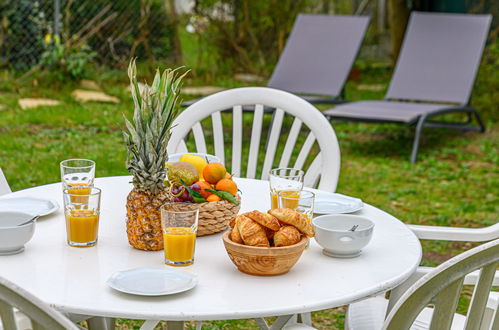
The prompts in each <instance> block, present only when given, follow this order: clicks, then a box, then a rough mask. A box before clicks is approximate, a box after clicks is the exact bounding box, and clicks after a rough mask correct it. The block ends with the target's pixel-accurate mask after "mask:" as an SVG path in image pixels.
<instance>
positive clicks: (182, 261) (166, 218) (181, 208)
mask: <svg viewBox="0 0 499 330" xmlns="http://www.w3.org/2000/svg"><path fill="white" fill-rule="evenodd" d="M198 218H199V206H198V205H196V204H192V203H165V204H163V206H162V207H161V228H162V230H163V244H164V248H165V264H167V265H170V266H189V265H192V264H193V263H194V247H195V245H196V233H197V229H198Z"/></svg>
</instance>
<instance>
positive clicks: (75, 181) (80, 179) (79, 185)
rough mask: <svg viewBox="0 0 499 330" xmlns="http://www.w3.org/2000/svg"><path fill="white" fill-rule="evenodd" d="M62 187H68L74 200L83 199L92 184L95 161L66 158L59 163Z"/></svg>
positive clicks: (80, 200) (79, 200)
mask: <svg viewBox="0 0 499 330" xmlns="http://www.w3.org/2000/svg"><path fill="white" fill-rule="evenodd" d="M60 167H61V181H62V189H68V190H69V193H70V194H71V195H74V196H73V197H72V198H73V200H74V201H75V202H82V201H85V197H80V196H78V195H88V193H89V191H90V188H92V187H93V186H94V179H95V162H94V161H93V160H90V159H66V160H63V161H62V162H61V163H60Z"/></svg>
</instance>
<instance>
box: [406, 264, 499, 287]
mask: <svg viewBox="0 0 499 330" xmlns="http://www.w3.org/2000/svg"><path fill="white" fill-rule="evenodd" d="M433 269H434V268H433V267H418V269H417V270H416V273H415V274H417V275H416V276H418V278H421V277H423V275H425V274H428V273H429V272H431V271H432V270H433ZM412 276H414V275H412ZM479 276H480V271H479V270H476V271H474V272H471V273H469V274H468V275H466V276H465V277H464V283H463V285H476V283H477V282H478V277H479ZM492 285H493V286H499V271H496V274H495V276H494V281H493V282H492Z"/></svg>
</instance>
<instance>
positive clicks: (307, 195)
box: [278, 190, 315, 221]
mask: <svg viewBox="0 0 499 330" xmlns="http://www.w3.org/2000/svg"><path fill="white" fill-rule="evenodd" d="M278 197H279V203H278V204H279V208H287V209H293V210H296V211H298V212H300V213H302V214H305V215H306V216H307V218H308V220H309V221H312V217H313V215H314V200H315V194H314V193H313V192H311V191H308V190H302V191H300V192H299V193H298V194H297V193H296V191H294V190H281V191H279V193H278Z"/></svg>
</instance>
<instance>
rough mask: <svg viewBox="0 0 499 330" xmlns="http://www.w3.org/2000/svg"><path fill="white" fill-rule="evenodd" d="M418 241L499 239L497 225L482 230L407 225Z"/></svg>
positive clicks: (481, 240)
mask: <svg viewBox="0 0 499 330" xmlns="http://www.w3.org/2000/svg"><path fill="white" fill-rule="evenodd" d="M408 226H409V228H410V229H411V230H412V231H413V232H414V233H415V234H416V236H418V238H419V239H428V240H442V241H468V242H486V241H491V240H494V239H497V238H498V237H499V223H496V224H495V225H492V226H488V227H484V228H459V227H443V226H421V225H408Z"/></svg>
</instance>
